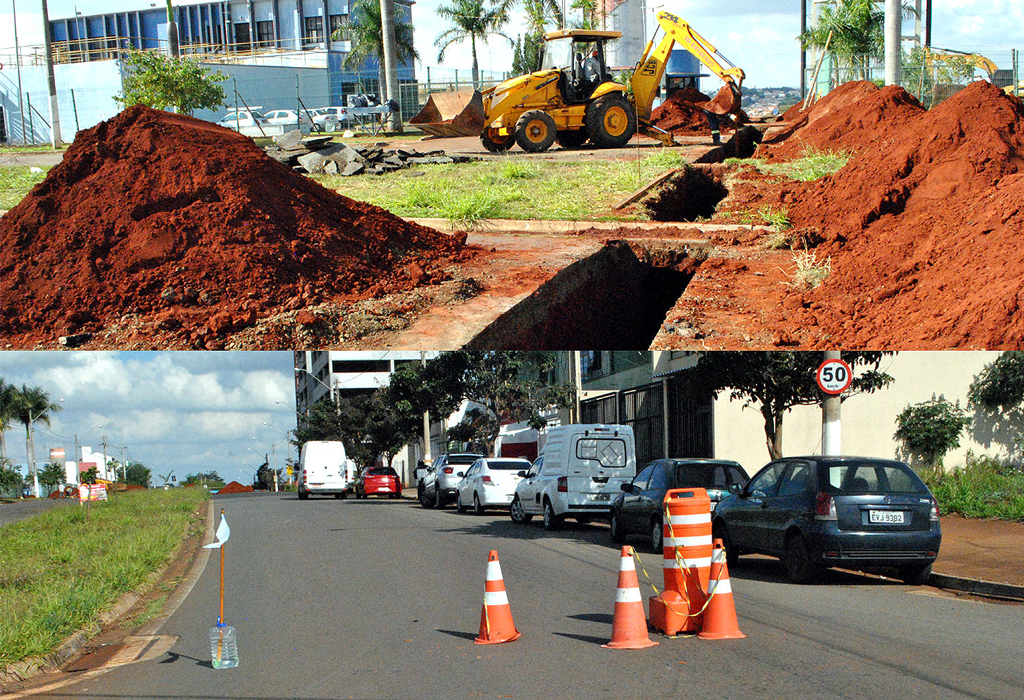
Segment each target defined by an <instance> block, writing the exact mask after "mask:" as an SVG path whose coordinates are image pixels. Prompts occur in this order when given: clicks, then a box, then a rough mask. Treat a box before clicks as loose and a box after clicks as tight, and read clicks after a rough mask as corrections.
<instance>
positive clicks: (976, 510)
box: [921, 452, 1024, 521]
mask: <svg viewBox="0 0 1024 700" xmlns="http://www.w3.org/2000/svg"><path fill="white" fill-rule="evenodd" d="M921 476H922V478H923V479H924V481H925V483H926V484H928V488H929V489H931V491H932V493H933V494H935V498H937V499H938V501H939V511H940V512H941V513H942V514H943V515H946V514H949V513H957V514H959V515H962V516H964V517H966V518H1002V519H1004V520H1017V521H1024V469H1022V468H1021V467H1020V466H1019V465H1004V464H1002V463H1001V462H999V461H998V460H996V459H993V458H991V457H987V456H984V455H982V456H975V455H974V454H972V453H970V452H968V453H967V458H966V459H965V461H964V464H963V466H958V467H956V468H954V469H952V470H950V471H941V470H929V471H926V472H925V473H923V474H922V475H921Z"/></svg>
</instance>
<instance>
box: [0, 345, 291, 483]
mask: <svg viewBox="0 0 1024 700" xmlns="http://www.w3.org/2000/svg"><path fill="white" fill-rule="evenodd" d="M293 366H294V363H293V356H292V353H290V352H163V353H160V352H157V353H151V352H135V353H131V352H125V353H106V352H2V353H0V377H2V378H3V379H4V380H5V381H7V382H8V383H10V384H14V385H16V386H18V387H19V388H20V387H21V386H22V385H23V384H27V385H28V386H39V387H42V388H43V390H44V391H46V392H47V393H48V394H49V395H50V400H51V401H52V402H54V403H59V404H60V405H61V406H62V410H60V411H58V412H56V413H54V414H53V416H52V418H51V420H50V425H49V426H45V425H38V426H36V430H35V431H34V435H35V454H36V461H37V463H38V464H45V463H46V462H47V456H48V454H49V452H48V449H49V448H51V447H63V448H64V449H65V454H66V455H67V459H69V460H70V459H73V457H72V455H73V454H74V445H75V435H76V434H77V435H78V436H79V441H80V443H81V444H82V445H88V446H90V447H91V448H92V449H93V451H95V452H100V451H102V448H101V441H102V438H103V436H104V435H105V436H106V437H107V445H108V454H112V455H114V456H115V457H117V458H118V459H120V453H121V447H122V446H125V447H126V450H125V455H126V457H130V458H131V459H133V460H137V461H141V462H142V463H143V464H145V465H146V466H147V467H149V469H150V470H151V472H152V475H153V480H154V483H157V484H159V483H162V480H161V479H159V477H158V475H159V474H167V473H168V472H169V471H170V470H172V469H173V470H174V474H175V476H176V477H177V478H178V479H179V480H181V479H183V478H184V477H185V476H187V475H188V474H196V473H200V472H206V471H210V470H215V471H216V472H217V473H218V474H220V475H221V476H222V477H224V478H226V479H229V480H230V479H234V480H237V481H240V482H242V483H251V481H252V478H253V475H254V473H255V471H256V468H257V467H258V466H259V465H260V464H261V463H262V462H263V459H264V454H266V453H272V455H273V454H274V453H276V457H277V466H278V468H281V467H283V466H284V460H285V457H287V456H288V454H289V452H288V450H289V447H288V444H287V442H286V433H287V431H289V430H294V429H295V383H294V370H293ZM62 399H63V400H62ZM5 438H6V441H7V451H8V456H9V457H10V458H11V459H13V460H14V461H15V462H17V463H19V464H22V465H24V464H25V428H24V426H23V425H22V424H20V423H16V424H15V425H14V426H13V427H12V428H11V429H10V430H8V431H7V433H6V434H5ZM272 446H274V447H275V448H276V449H275V450H273V451H272ZM290 449H291V456H292V457H295V449H294V447H292V448H290ZM23 473H24V472H23Z"/></svg>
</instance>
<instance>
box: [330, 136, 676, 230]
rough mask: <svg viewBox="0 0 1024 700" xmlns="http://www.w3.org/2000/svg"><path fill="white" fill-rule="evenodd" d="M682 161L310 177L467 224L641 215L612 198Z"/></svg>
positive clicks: (665, 155)
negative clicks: (620, 206)
mask: <svg viewBox="0 0 1024 700" xmlns="http://www.w3.org/2000/svg"><path fill="white" fill-rule="evenodd" d="M683 165H685V163H684V162H683V161H682V160H681V159H680V158H679V156H678V154H676V153H674V152H672V151H664V152H662V153H659V154H655V155H652V156H649V157H647V158H645V159H643V160H642V161H640V163H639V164H638V163H637V161H635V160H633V161H581V162H565V161H561V162H560V161H542V160H526V159H521V158H515V157H508V158H505V159H501V160H491V161H480V162H475V163H460V164H454V163H452V164H446V165H417V166H413V167H412V168H409V169H407V170H399V171H397V172H394V173H391V174H389V175H384V176H373V175H359V176H356V177H349V178H343V177H338V176H333V175H318V176H313V179H315V180H317V181H318V182H320V183H321V184H322V185H324V186H325V187H328V188H330V189H333V190H336V191H337V192H339V193H340V194H343V195H345V196H346V197H351V198H352V199H356V200H359V201H363V202H370V203H371V204H376V205H377V206H379V207H382V208H384V209H387V210H388V211H390V212H391V213H393V214H396V215H398V216H402V217H415V218H443V219H448V220H449V221H452V222H453V223H454V222H457V221H459V220H463V219H465V220H467V221H469V222H470V223H471V224H472V223H479V222H481V221H482V220H484V219H533V220H567V221H584V220H592V221H613V220H637V219H642V220H646V219H647V218H648V217H647V216H646V214H645V213H643V212H642V211H640V210H639V209H638V210H637V211H630V210H627V211H623V212H617V211H612V210H611V207H612V206H613V205H614V204H615V202H617V201H618V200H620V199H622V198H623V197H624V196H626V195H627V194H629V193H630V192H632V191H634V190H635V189H637V188H638V187H639V186H640V185H641V184H644V183H646V182H648V181H650V180H651V179H653V178H654V177H656V176H657V175H660V174H661V173H663V172H664V171H665V170H667V169H669V168H676V167H682V166H683Z"/></svg>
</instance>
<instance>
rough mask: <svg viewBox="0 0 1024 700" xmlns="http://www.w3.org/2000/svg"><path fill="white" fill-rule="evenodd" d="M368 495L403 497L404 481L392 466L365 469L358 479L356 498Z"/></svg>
mask: <svg viewBox="0 0 1024 700" xmlns="http://www.w3.org/2000/svg"><path fill="white" fill-rule="evenodd" d="M367 496H387V497H388V498H401V497H402V482H401V480H399V478H398V474H397V473H396V472H395V470H394V469H392V468H391V467H371V468H370V469H364V470H363V471H362V473H361V474H360V475H359V478H358V479H356V498H366V497H367Z"/></svg>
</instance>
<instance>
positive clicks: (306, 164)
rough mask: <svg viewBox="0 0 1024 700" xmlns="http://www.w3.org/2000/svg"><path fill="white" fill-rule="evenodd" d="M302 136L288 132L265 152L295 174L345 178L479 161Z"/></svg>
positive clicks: (466, 157)
mask: <svg viewBox="0 0 1024 700" xmlns="http://www.w3.org/2000/svg"><path fill="white" fill-rule="evenodd" d="M296 135H298V136H296ZM300 137H301V134H299V132H298V131H291V132H288V133H287V134H284V135H282V136H279V137H277V138H276V139H275V144H274V145H273V146H267V147H266V148H265V149H264V150H265V151H266V153H267V155H268V156H269V157H271V158H273V159H274V160H276V161H278V162H280V163H284V164H285V165H288V166H290V167H291V168H292V169H293V170H295V171H296V172H305V173H309V174H310V175H319V174H327V175H340V176H342V177H351V176H352V175H358V174H359V173H362V172H368V173H372V174H376V175H382V174H384V173H389V172H393V171H395V170H400V169H402V168H407V167H409V166H411V165H443V164H447V163H467V162H470V161H473V160H476V158H474V157H472V156H464V155H455V154H453V155H447V154H445V152H444V151H429V152H427V153H421V152H419V151H416V150H412V149H403V148H398V149H394V150H387V151H386V150H384V148H383V145H384V144H381V143H375V144H372V145H369V146H366V147H361V148H354V147H352V146H349V145H347V144H344V143H335V142H334V141H333V140H332V138H331V137H329V136H322V137H309V138H304V139H303V138H300Z"/></svg>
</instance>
